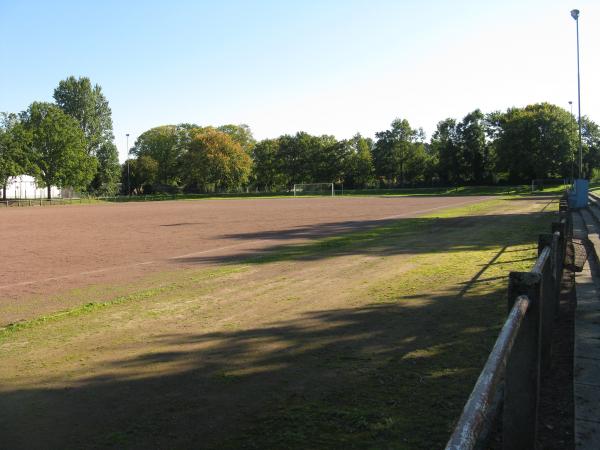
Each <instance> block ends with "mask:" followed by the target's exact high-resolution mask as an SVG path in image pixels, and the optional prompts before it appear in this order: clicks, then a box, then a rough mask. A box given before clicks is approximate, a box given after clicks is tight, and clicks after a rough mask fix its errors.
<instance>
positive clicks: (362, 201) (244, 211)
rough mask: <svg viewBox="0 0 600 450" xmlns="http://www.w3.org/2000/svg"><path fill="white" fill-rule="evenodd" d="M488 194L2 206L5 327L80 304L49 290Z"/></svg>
mask: <svg viewBox="0 0 600 450" xmlns="http://www.w3.org/2000/svg"><path fill="white" fill-rule="evenodd" d="M485 199H486V197H396V198H372V197H369V198H341V197H338V198H302V199H244V200H200V201H173V202H148V203H125V204H106V205H82V206H64V207H63V206H56V207H47V208H40V207H31V208H19V209H17V208H14V209H5V210H2V211H0V221H1V222H0V223H2V255H3V261H4V263H5V265H4V270H3V271H2V272H0V326H2V325H6V324H9V323H14V322H17V321H21V320H26V319H30V318H33V317H36V316H40V315H43V314H48V313H52V312H56V311H59V310H63V309H65V308H68V307H71V306H75V305H76V304H77V302H79V303H81V301H82V300H81V299H76V298H73V299H70V300H68V299H66V300H62V301H60V300H58V301H52V302H48V301H47V299H48V297H49V296H52V295H56V294H59V293H61V292H65V291H67V290H70V289H75V288H81V287H85V286H89V285H91V284H97V285H101V284H110V283H126V282H131V281H134V280H136V279H138V278H139V277H141V276H143V275H147V274H148V273H152V272H153V271H161V270H168V269H169V268H176V267H181V266H191V265H197V264H215V263H219V262H223V261H227V260H228V259H229V260H230V259H232V258H240V257H244V255H248V254H250V253H251V252H252V253H254V254H255V253H256V252H257V251H261V250H268V249H269V248H271V247H274V246H277V245H281V244H282V243H291V242H298V241H302V240H305V239H308V238H313V237H319V236H329V235H335V234H337V233H340V232H342V231H349V230H353V229H364V228H368V227H370V226H374V225H377V224H381V221H383V220H386V219H391V218H400V217H414V216H418V215H420V214H426V213H430V212H433V211H436V210H438V209H442V208H446V207H452V206H459V205H466V204H470V203H476V202H479V201H483V200H485Z"/></svg>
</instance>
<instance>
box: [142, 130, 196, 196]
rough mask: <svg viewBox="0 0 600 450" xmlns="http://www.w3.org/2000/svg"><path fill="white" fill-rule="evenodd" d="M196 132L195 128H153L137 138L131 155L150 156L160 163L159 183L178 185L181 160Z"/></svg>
mask: <svg viewBox="0 0 600 450" xmlns="http://www.w3.org/2000/svg"><path fill="white" fill-rule="evenodd" d="M196 132H197V130H196V129H195V128H193V127H189V128H186V127H184V128H179V127H177V126H176V125H162V126H159V127H155V128H151V129H150V130H148V131H145V132H144V133H142V134H141V135H140V136H139V137H138V138H137V140H136V141H135V145H134V147H133V148H132V149H131V152H130V153H131V154H133V155H135V156H137V157H140V156H149V157H151V158H152V159H154V160H155V161H156V162H157V163H158V179H157V182H158V183H161V184H163V185H166V186H172V185H177V184H178V183H179V181H180V176H179V169H180V164H179V163H180V161H179V160H180V158H181V156H182V155H183V154H184V153H185V151H186V146H187V145H189V143H190V142H191V141H192V139H193V134H195V133H196Z"/></svg>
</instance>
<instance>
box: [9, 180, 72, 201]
mask: <svg viewBox="0 0 600 450" xmlns="http://www.w3.org/2000/svg"><path fill="white" fill-rule="evenodd" d="M50 193H51V196H52V198H61V197H62V189H59V188H57V187H56V186H52V188H51V190H50ZM6 198H11V199H12V198H15V199H16V198H19V199H21V198H48V189H47V188H45V187H39V186H38V185H37V183H36V182H35V178H34V177H32V176H29V175H19V176H18V177H11V178H9V179H8V182H7V183H6Z"/></svg>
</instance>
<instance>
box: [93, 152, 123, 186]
mask: <svg viewBox="0 0 600 450" xmlns="http://www.w3.org/2000/svg"><path fill="white" fill-rule="evenodd" d="M96 159H97V160H98V170H97V171H96V175H95V176H94V179H93V180H92V184H91V186H92V189H93V191H94V192H95V193H96V194H98V195H103V196H112V195H115V194H116V192H117V190H118V183H119V172H115V170H114V167H117V168H118V167H119V152H118V150H117V147H116V146H115V144H113V143H112V142H105V143H104V144H103V145H102V146H101V147H100V148H99V149H98V151H97V152H96Z"/></svg>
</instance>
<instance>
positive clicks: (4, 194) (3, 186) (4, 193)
mask: <svg viewBox="0 0 600 450" xmlns="http://www.w3.org/2000/svg"><path fill="white" fill-rule="evenodd" d="M2 200H6V183H4V184H3V185H2Z"/></svg>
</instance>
